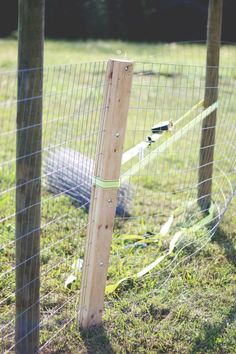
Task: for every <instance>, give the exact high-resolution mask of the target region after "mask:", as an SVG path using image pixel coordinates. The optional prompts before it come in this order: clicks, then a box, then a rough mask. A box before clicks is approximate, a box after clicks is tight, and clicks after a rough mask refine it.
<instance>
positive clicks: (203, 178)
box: [198, 0, 223, 211]
mask: <svg viewBox="0 0 236 354" xmlns="http://www.w3.org/2000/svg"><path fill="white" fill-rule="evenodd" d="M222 8H223V0H209V8H208V24H207V63H206V81H205V97H204V107H205V108H207V107H209V106H211V105H212V104H213V103H214V102H216V101H217V99H218V81H219V59H220V41H221V28H222ZM216 120H217V110H214V111H213V112H212V113H211V114H209V116H207V117H206V118H205V119H204V120H203V123H202V135H201V147H200V159H199V172H198V204H199V206H200V208H201V209H202V210H203V211H206V210H207V209H208V208H209V207H210V204H211V193H212V175H213V162H214V145H215V131H216Z"/></svg>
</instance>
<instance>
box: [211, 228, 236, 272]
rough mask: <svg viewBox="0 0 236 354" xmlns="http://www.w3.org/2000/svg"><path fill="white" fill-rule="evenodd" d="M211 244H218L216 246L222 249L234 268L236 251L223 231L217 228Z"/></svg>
mask: <svg viewBox="0 0 236 354" xmlns="http://www.w3.org/2000/svg"><path fill="white" fill-rule="evenodd" d="M213 242H216V243H218V245H219V246H220V247H221V248H222V249H223V251H224V253H225V256H226V258H227V259H228V261H229V262H230V263H231V264H232V265H234V266H235V267H236V249H235V244H234V243H233V241H232V240H230V238H229V236H228V235H227V234H226V233H225V232H224V230H223V229H221V228H219V229H218V231H217V232H216V234H215V236H214V237H213Z"/></svg>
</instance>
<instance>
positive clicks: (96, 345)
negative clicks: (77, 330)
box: [81, 325, 115, 354]
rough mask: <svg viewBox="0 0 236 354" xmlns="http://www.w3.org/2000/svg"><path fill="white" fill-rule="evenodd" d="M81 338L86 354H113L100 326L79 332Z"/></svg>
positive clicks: (103, 329) (104, 332) (104, 331)
mask: <svg viewBox="0 0 236 354" xmlns="http://www.w3.org/2000/svg"><path fill="white" fill-rule="evenodd" d="M81 338H82V340H83V342H84V345H85V346H86V348H87V353H88V354H104V353H106V354H115V351H114V350H113V348H112V345H111V343H110V340H109V338H108V336H107V333H106V330H105V328H104V327H103V326H102V325H101V326H97V327H93V328H91V329H89V330H86V331H83V330H81Z"/></svg>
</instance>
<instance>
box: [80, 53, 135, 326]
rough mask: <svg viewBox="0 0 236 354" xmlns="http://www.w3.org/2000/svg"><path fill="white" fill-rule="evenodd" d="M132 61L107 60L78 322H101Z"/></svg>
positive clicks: (83, 323)
mask: <svg viewBox="0 0 236 354" xmlns="http://www.w3.org/2000/svg"><path fill="white" fill-rule="evenodd" d="M132 74H133V63H132V62H130V61H121V60H109V62H108V66H107V72H106V85H105V92H104V100H103V107H104V109H103V111H102V115H101V119H100V129H99V131H101V134H100V136H99V138H98V144H97V153H96V156H98V159H97V161H96V166H95V172H94V185H93V190H92V195H91V204H90V211H89V225H88V231H87V239H86V249H85V259H84V266H83V275H82V284H81V295H80V306H79V323H80V326H81V327H82V328H88V327H90V326H92V325H98V324H100V323H101V322H102V314H103V306H104V295H105V286H106V279H107V270H108V261H109V254H110V246H111V240H112V230H113V225H114V218H115V210H116V200H117V189H118V187H119V178H120V166H121V158H122V152H123V143H124V136H125V130H126V121H127V114H128V106H129V97H130V91H131V82H132Z"/></svg>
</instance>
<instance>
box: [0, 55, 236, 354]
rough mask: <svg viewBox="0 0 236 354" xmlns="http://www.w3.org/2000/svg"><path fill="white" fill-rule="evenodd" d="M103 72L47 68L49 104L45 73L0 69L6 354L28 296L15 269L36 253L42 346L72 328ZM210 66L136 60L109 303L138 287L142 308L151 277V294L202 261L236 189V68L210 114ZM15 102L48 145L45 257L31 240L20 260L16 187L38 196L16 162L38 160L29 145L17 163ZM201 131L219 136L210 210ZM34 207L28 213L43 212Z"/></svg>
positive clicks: (223, 81)
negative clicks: (203, 201)
mask: <svg viewBox="0 0 236 354" xmlns="http://www.w3.org/2000/svg"><path fill="white" fill-rule="evenodd" d="M223 58H224V57H223ZM225 60H226V59H225ZM170 61H171V60H170ZM106 65H107V63H106V62H94V63H85V64H79V65H68V66H55V67H49V68H45V69H44V73H43V82H44V90H43V96H42V97H40V96H35V95H34V87H35V85H36V80H38V74H39V73H42V71H41V69H35V70H30V71H27V72H22V73H16V72H8V73H4V72H3V73H1V74H0V75H1V77H0V82H1V92H0V101H1V102H0V114H1V133H0V135H1V139H0V141H1V150H0V151H1V153H0V154H1V155H0V158H1V161H0V183H1V191H0V218H1V219H0V228H1V248H0V252H1V265H0V267H1V268H0V285H1V306H0V311H1V339H0V340H1V348H2V351H3V352H6V353H8V352H11V351H13V350H14V348H15V346H16V345H17V340H15V329H14V328H15V322H16V321H17V316H15V298H16V297H17V292H20V291H22V289H21V288H18V289H17V290H16V285H15V283H16V281H15V274H16V271H17V269H20V270H21V272H22V273H21V274H22V275H24V274H26V273H27V269H28V270H29V269H31V267H33V266H35V264H34V263H33V262H34V261H35V259H38V257H39V258H40V265H41V271H40V297H39V298H38V299H37V301H36V302H31V304H30V307H31V310H32V308H34V307H38V306H39V304H40V323H39V324H36V326H37V327H38V326H39V327H40V351H41V352H42V353H47V352H50V351H51V349H52V345H53V343H54V342H55V341H56V342H60V341H61V334H60V333H61V332H65V331H75V330H76V317H77V310H78V301H79V292H80V281H81V279H80V278H81V272H82V269H83V259H84V251H85V236H86V230H87V227H88V223H89V221H88V210H89V206H90V203H91V187H92V184H93V172H94V163H95V161H96V159H97V158H98V156H97V150H96V147H97V142H98V139H99V137H100V135H101V134H102V130H101V127H100V124H99V121H100V117H101V115H102V114H103V113H104V111H105V110H106V109H107V106H108V105H109V102H107V103H106V104H105V105H104V101H103V92H104V89H105V86H106V82H105V72H106ZM205 71H206V68H205V67H204V66H203V65H199V66H197V65H195V66H194V65H186V64H185V65H184V64H163V63H162V64H158V63H150V62H136V63H135V66H134V74H133V84H132V91H131V97H130V105H129V113H128V123H127V130H126V138H125V145H124V154H123V157H122V167H121V186H120V188H119V191H118V203H117V208H116V219H115V226H114V231H113V241H112V248H111V255H110V265H109V269H108V281H107V287H106V296H107V297H106V299H108V300H109V301H107V302H106V306H107V307H109V306H112V305H114V302H115V301H117V296H119V297H122V293H124V292H127V291H129V290H130V289H131V288H132V289H133V290H134V289H135V293H136V294H137V296H136V297H135V298H134V300H133V301H134V302H138V301H141V300H142V299H141V298H140V296H139V289H140V288H141V287H145V286H146V281H145V279H146V278H147V277H148V278H149V279H150V278H152V279H153V281H152V282H151V284H152V286H151V287H150V282H149V288H147V291H146V292H145V296H152V294H153V293H154V292H156V291H160V290H161V289H162V288H163V287H164V286H165V285H166V284H167V281H168V279H169V278H170V277H171V274H172V272H173V270H174V269H175V267H177V265H178V263H179V262H184V260H185V259H186V258H188V257H191V256H193V255H195V254H196V253H197V252H198V251H199V250H200V249H201V248H202V247H204V245H205V244H206V242H208V241H209V240H210V239H211V237H212V236H213V234H214V232H215V231H216V229H217V226H218V224H219V222H220V221H221V219H222V217H223V215H224V212H225V211H226V209H227V206H228V204H229V202H230V200H231V198H232V197H233V195H234V193H235V188H236V174H235V172H236V166H235V163H236V161H235V111H236V103H235V102H236V100H235V96H234V95H235V85H236V81H235V78H236V68H235V67H234V66H231V67H230V66H221V67H220V69H219V84H218V87H217V88H218V95H219V97H218V101H217V104H213V105H211V106H210V107H208V108H207V107H204V105H203V99H204V91H205ZM19 75H20V76H22V82H23V81H24V80H23V78H24V76H25V75H27V77H28V78H29V77H30V79H31V82H32V83H33V84H32V94H31V95H30V97H23V98H22V100H21V101H20V100H19V90H21V86H19V84H18V96H17V76H18V78H19ZM22 85H23V83H22ZM209 89H210V90H213V89H215V88H214V87H210V88H209ZM22 90H23V88H22ZM41 99H43V123H42V125H41V124H38V123H34V119H33V117H32V112H33V108H34V109H35V105H34V102H37V100H41ZM19 101H20V102H19ZM19 104H20V105H21V112H23V113H22V114H23V116H24V115H25V116H26V118H27V119H28V124H26V126H24V127H22V128H21V129H22V130H23V131H27V132H28V135H27V137H28V138H27V139H31V140H32V139H33V137H34V135H33V133H32V132H33V131H34V129H41V130H42V148H41V149H40V151H34V153H33V156H34V157H35V156H37V155H40V156H41V157H42V168H41V176H40V178H39V179H40V181H41V182H42V191H41V201H40V206H41V225H40V253H39V252H35V251H34V249H33V245H32V244H30V246H29V245H28V246H27V247H31V248H32V250H28V251H31V252H26V254H28V255H29V254H31V256H30V257H29V256H27V257H26V258H25V259H24V260H23V261H22V262H21V263H20V264H19V263H18V264H16V258H15V257H16V256H15V245H16V240H15V223H16V217H17V213H19V211H17V210H16V206H15V199H16V192H17V189H18V188H22V187H25V188H26V189H27V188H28V189H29V191H30V193H31V195H32V193H34V190H33V188H32V183H34V182H35V178H34V177H32V178H31V179H30V180H27V181H21V183H20V184H19V183H18V184H16V163H17V161H18V160H20V161H23V162H24V161H26V160H27V161H28V162H30V161H35V160H33V157H32V153H31V154H28V153H27V144H29V141H27V140H25V141H23V143H24V144H23V146H25V150H23V153H22V155H21V156H17V158H16V144H17V141H16V135H17V133H18V134H19V128H17V126H16V116H17V105H18V107H19ZM34 112H35V111H34ZM212 112H217V124H216V125H214V126H210V127H208V128H202V124H203V121H204V119H205V117H207V116H208V115H209V114H211V113H212ZM160 122H162V124H159V123H160ZM158 124H159V125H158ZM202 129H208V130H213V129H214V130H215V134H216V135H215V143H214V162H213V163H212V162H209V165H213V178H212V203H211V205H210V208H209V209H207V210H205V211H204V212H202V210H200V208H199V196H198V187H199V177H198V175H199V167H200V166H199V154H200V146H201V145H200V144H201V135H202ZM21 136H22V137H23V136H24V135H21ZM18 139H19V138H18ZM33 143H34V141H33V140H32V141H31V144H33ZM206 149H209V146H207V147H206ZM31 159H32V160H31ZM37 178H38V177H37ZM32 200H34V199H33V198H32V199H31V198H30V200H29V202H28V207H27V210H25V208H24V209H23V210H21V213H23V214H24V213H25V212H27V211H28V210H30V209H33V210H35V207H36V205H35V202H34V203H32ZM19 210H20V209H19ZM27 226H28V229H27V230H28V232H27V233H26V234H23V235H21V238H23V239H25V240H28V239H30V237H32V235H33V234H35V232H37V231H39V230H35V228H32V227H31V224H30V220H29V222H28V225H27ZM91 261H92V260H91ZM22 279H23V280H22V281H23V284H24V285H23V287H24V289H25V288H28V287H29V288H30V289H31V291H32V292H34V291H35V289H34V288H36V284H37V282H38V281H39V279H38V278H37V277H35V278H34V277H33V279H31V281H30V282H29V283H27V281H26V280H24V276H23V278H22ZM24 289H23V290H24ZM117 294H119V295H117ZM142 294H143V293H142ZM142 296H143V295H142ZM143 301H146V298H145V299H143ZM28 311H29V313H30V314H31V312H30V309H29V308H28V309H27V308H26V309H24V310H22V309H20V315H18V316H22V317H24V312H25V314H27V312H28ZM22 312H23V313H22ZM34 329H35V328H34V326H33V330H34ZM25 335H26V336H28V335H30V334H29V333H28V332H26V334H25ZM26 349H27V348H26Z"/></svg>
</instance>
